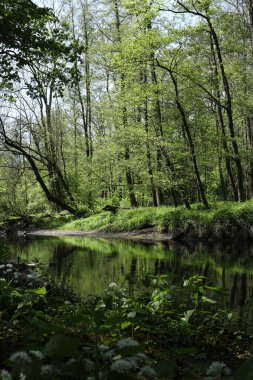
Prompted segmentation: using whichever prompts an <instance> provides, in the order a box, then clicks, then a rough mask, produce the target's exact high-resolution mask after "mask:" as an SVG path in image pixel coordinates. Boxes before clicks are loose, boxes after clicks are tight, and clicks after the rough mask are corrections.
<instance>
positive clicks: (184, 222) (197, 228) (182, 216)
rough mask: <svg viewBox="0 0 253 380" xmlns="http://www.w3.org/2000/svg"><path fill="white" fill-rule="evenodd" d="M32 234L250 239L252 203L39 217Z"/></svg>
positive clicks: (252, 226) (141, 238) (183, 238)
mask: <svg viewBox="0 0 253 380" xmlns="http://www.w3.org/2000/svg"><path fill="white" fill-rule="evenodd" d="M44 230H47V231H44ZM49 230H50V231H49ZM32 233H33V234H36V235H47V236H49V235H50V236H59V235H65V236H69V235H78V236H79V235H83V236H110V237H121V238H129V239H134V240H135V239H136V240H154V241H165V240H171V239H172V240H189V239H191V240H206V241H210V240H212V241H219V240H230V239H235V238H236V239H237V240H252V239H253V201H251V200H250V201H247V202H244V203H233V202H222V203H215V204H213V205H211V207H210V209H208V210H205V209H203V207H202V206H201V205H199V204H197V205H194V206H193V207H192V208H191V209H190V210H188V209H186V208H185V207H177V208H175V207H157V208H155V207H145V208H144V207H141V208H138V209H131V210H119V211H118V212H116V213H115V214H113V213H111V212H101V213H97V214H93V215H91V216H88V217H86V218H79V219H76V218H74V217H72V216H70V215H67V216H66V215H62V216H61V215H57V216H52V215H51V216H48V217H44V216H43V217H42V216H40V217H37V218H36V220H35V231H34V232H32Z"/></svg>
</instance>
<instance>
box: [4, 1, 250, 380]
mask: <svg viewBox="0 0 253 380" xmlns="http://www.w3.org/2000/svg"><path fill="white" fill-rule="evenodd" d="M42 3H43V2H41V1H39V0H34V1H32V0H0V152H1V154H0V195H1V197H0V220H1V222H0V223H1V229H2V230H3V231H4V232H6V234H8V233H9V234H10V233H12V232H13V231H15V232H17V230H19V229H22V228H24V229H26V228H31V227H43V228H58V229H60V228H63V229H78V230H84V231H91V230H96V231H101V232H126V231H127V232H128V231H129V232H132V231H140V230H145V231H146V232H147V231H148V230H149V231H150V232H153V231H156V232H161V233H166V235H167V236H171V237H173V238H174V239H181V238H191V239H198V240H200V239H213V240H222V239H231V238H234V237H238V238H241V239H245V240H249V239H252V236H253V235H252V231H253V203H252V197H253V150H252V148H253V107H252V103H253V71H252V67H253V2H252V0H242V1H237V0H229V1H228V0H220V1H219V0H192V1H189V0H175V1H169V0H158V1H152V0H95V1H93V0H52V1H51V0H50V1H47V2H46V3H47V7H44V6H43V5H42ZM112 206H113V207H114V208H112ZM110 209H111V211H108V210H110ZM106 210H107V211H106ZM66 239H67V238H66ZM79 244H80V245H82V244H83V245H85V244H86V246H88V245H89V243H87V242H86V243H85V242H84V241H83V242H82V244H81V243H79ZM90 244H92V243H90ZM93 244H94V243H93ZM104 249H105V251H106V250H108V251H109V253H111V251H110V249H109V248H108V245H106V244H104ZM90 250H91V251H92V249H91V248H90ZM54 253H55V256H57V255H58V254H62V255H63V254H64V250H63V247H62V249H61V250H56V251H55V252H54ZM113 253H114V252H113ZM138 254H139V255H140V256H141V255H142V251H141V249H140V250H139V252H138ZM136 255H137V253H136ZM5 256H6V251H3V252H2V251H1V252H0V329H1V334H0V355H1V366H2V367H3V369H2V372H1V374H0V376H1V378H2V379H3V380H6V379H7V380H10V379H12V378H13V379H22V380H25V379H28V380H30V379H31V380H33V379H34V380H35V379H36V380H37V379H38V380H40V379H56V380H57V379H87V380H93V379H96V380H97V379H119V378H120V379H122V380H123V379H138V378H139V379H149V378H166V379H175V380H176V379H186V380H187V379H197V378H199V379H203V380H204V379H210V380H211V379H213V380H215V379H216V380H218V379H222V380H223V379H226V378H227V379H241V378H243V379H245V380H247V379H251V378H252V371H253V370H252V368H253V364H252V361H251V360H250V361H249V362H247V363H246V364H245V365H244V366H241V364H242V363H241V362H242V361H243V360H244V359H246V358H247V357H249V356H250V349H251V341H252V331H251V328H250V327H248V326H247V321H244V320H239V321H238V319H236V318H234V316H233V313H231V310H229V309H227V308H226V306H225V305H223V304H222V302H221V303H220V302H219V299H220V296H221V295H222V291H221V290H220V289H218V288H216V287H215V286H210V285H209V283H208V280H207V278H206V276H201V275H195V276H193V277H191V278H189V279H188V280H185V281H184V286H182V287H180V286H175V285H174V284H172V282H171V278H170V276H168V275H167V274H166V275H164V276H161V277H160V276H155V277H152V276H150V275H149V274H148V273H147V274H146V275H145V276H143V277H141V278H137V277H136V276H131V275H128V276H127V278H126V281H127V282H128V287H127V289H124V287H121V285H119V284H115V283H111V284H110V285H109V288H108V289H107V290H106V292H105V295H104V296H103V297H102V296H101V295H93V296H90V297H86V298H84V299H79V298H78V297H77V296H76V295H74V293H73V292H72V291H70V290H68V289H66V288H61V287H59V286H58V285H56V284H53V283H51V282H50V281H49V277H48V274H47V275H46V274H45V275H44V274H43V273H42V272H41V271H39V273H37V272H36V271H34V270H32V269H31V267H29V266H28V265H25V264H21V263H20V260H18V261H17V263H14V262H13V263H11V262H8V261H6V257H5ZM197 259H198V260H199V263H200V262H201V258H200V257H198V258H197ZM235 265H236V264H235ZM133 267H134V266H133ZM207 269H208V268H207ZM250 271H251V267H250V268H249V269H248V272H249V275H250ZM224 274H225V270H224V267H223V268H222V275H224ZM240 279H241V291H242V293H243V292H244V291H245V293H246V290H245V289H246V287H247V277H246V273H242V275H241V277H240ZM96 280H97V279H96V278H94V279H93V281H96ZM237 281H238V276H237V272H236V275H235V276H234V285H235V286H236V284H237ZM234 288H235V287H234ZM245 297H246V296H245V294H243V296H242V299H243V302H245ZM244 323H245V325H243V324H244ZM138 342H139V343H138ZM214 348H215V352H214Z"/></svg>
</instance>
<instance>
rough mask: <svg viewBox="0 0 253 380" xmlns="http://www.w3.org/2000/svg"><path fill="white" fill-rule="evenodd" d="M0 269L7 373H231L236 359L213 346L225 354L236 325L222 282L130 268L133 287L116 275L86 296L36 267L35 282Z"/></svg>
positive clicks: (56, 375) (63, 375) (78, 375)
mask: <svg viewBox="0 0 253 380" xmlns="http://www.w3.org/2000/svg"><path fill="white" fill-rule="evenodd" d="M7 268H8V269H10V271H9V272H7V271H6V269H7ZM0 270H1V276H2V278H1V281H0V290H1V292H0V297H1V305H3V311H2V315H1V330H2V332H3V339H2V340H1V341H0V344H1V356H2V358H1V362H2V365H3V366H4V368H5V369H4V370H2V372H1V376H2V377H1V378H2V379H6V378H8V377H7V376H9V378H12V377H11V376H13V378H14V379H15V378H18V376H21V377H22V376H23V377H24V378H27V379H31V380H32V379H48V378H52V377H53V378H55V379H62V378H68V379H77V378H78V379H82V378H87V377H90V378H92V379H93V378H94V379H102V378H103V379H116V378H118V377H119V376H120V377H121V378H122V379H129V380H130V379H149V378H150V379H152V378H155V379H157V378H168V377H169V378H172V379H173V378H176V377H177V378H178V376H179V377H180V378H182V379H183V378H187V376H188V378H190V377H189V376H191V377H192V378H194V376H195V378H196V377H199V378H203V379H204V378H206V377H205V376H206V375H207V376H209V377H208V379H209V378H210V379H213V378H214V377H213V376H218V375H220V376H224V377H222V378H224V379H225V378H227V377H226V376H229V375H230V373H231V368H230V369H229V368H228V367H230V362H231V361H230V362H229V364H228V365H227V364H225V363H224V362H217V361H215V360H214V359H213V358H212V355H211V354H210V352H211V350H212V349H213V347H214V346H215V347H216V354H217V353H218V352H219V353H220V355H221V358H223V357H224V361H225V360H226V347H227V346H226V345H228V344H229V343H232V342H233V341H234V339H236V337H235V334H234V332H235V331H236V328H237V325H236V322H233V318H232V314H231V313H229V312H228V310H226V309H224V308H222V307H221V306H220V305H219V304H218V301H217V297H215V300H214V296H215V295H218V294H219V293H220V289H218V288H215V287H210V286H207V285H206V284H205V278H204V277H200V276H194V277H192V278H190V279H189V280H187V281H185V284H184V285H185V286H184V288H183V289H182V288H180V287H175V286H171V285H170V278H169V277H168V276H167V275H166V276H165V275H164V276H160V277H155V278H151V277H146V278H140V279H139V280H138V281H137V282H136V279H134V278H133V277H131V276H128V277H127V283H128V289H126V288H124V287H119V286H118V285H117V284H115V283H111V284H109V286H108V289H107V291H106V294H105V295H104V296H103V297H102V298H101V297H98V296H90V297H86V298H85V299H82V300H81V299H78V298H77V297H76V296H74V294H73V293H71V292H68V291H67V290H66V289H65V290H61V289H60V288H57V287H56V286H54V285H53V284H50V283H49V282H48V280H46V278H44V277H41V275H38V274H36V272H35V273H33V274H32V273H31V274H30V275H29V279H28V280H29V281H30V283H28V282H27V281H26V280H23V281H22V280H20V282H18V283H17V285H15V282H13V281H12V280H11V278H16V277H17V273H19V269H18V268H15V267H13V265H11V264H6V265H2V266H1V269H0ZM20 275H22V273H21V274H20ZM39 284H40V285H39ZM42 284H44V286H42ZM14 285H15V286H14ZM38 285H39V287H34V286H38ZM134 288H135V292H133V290H134ZM137 289H138V291H137V292H136V290H137ZM4 305H6V307H5V306H4ZM7 305H8V307H7ZM138 341H139V342H141V343H138ZM243 344H244V346H245V344H250V342H249V341H247V339H246V340H244V342H243ZM234 364H235V363H234ZM7 371H8V372H7ZM215 378H217V377H215ZM228 378H231V379H233V377H228Z"/></svg>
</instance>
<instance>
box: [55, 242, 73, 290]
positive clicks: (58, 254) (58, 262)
mask: <svg viewBox="0 0 253 380" xmlns="http://www.w3.org/2000/svg"><path fill="white" fill-rule="evenodd" d="M76 250H77V248H76V247H73V246H69V245H66V244H58V245H57V246H55V247H54V249H53V253H52V257H51V259H50V261H49V268H51V270H52V271H51V272H52V273H53V275H54V276H56V277H57V278H59V279H61V282H62V285H63V286H65V285H66V284H67V282H68V278H69V276H70V273H71V267H72V264H73V253H74V252H75V251H76Z"/></svg>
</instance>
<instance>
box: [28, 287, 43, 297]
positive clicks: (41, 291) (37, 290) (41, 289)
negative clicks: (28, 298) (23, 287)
mask: <svg viewBox="0 0 253 380" xmlns="http://www.w3.org/2000/svg"><path fill="white" fill-rule="evenodd" d="M30 292H31V293H35V294H39V295H40V296H44V295H45V294H47V289H46V288H45V287H43V288H37V289H31V290H30Z"/></svg>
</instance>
